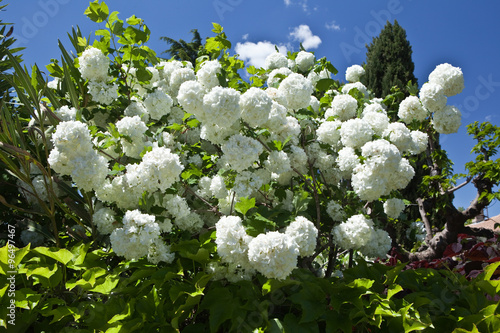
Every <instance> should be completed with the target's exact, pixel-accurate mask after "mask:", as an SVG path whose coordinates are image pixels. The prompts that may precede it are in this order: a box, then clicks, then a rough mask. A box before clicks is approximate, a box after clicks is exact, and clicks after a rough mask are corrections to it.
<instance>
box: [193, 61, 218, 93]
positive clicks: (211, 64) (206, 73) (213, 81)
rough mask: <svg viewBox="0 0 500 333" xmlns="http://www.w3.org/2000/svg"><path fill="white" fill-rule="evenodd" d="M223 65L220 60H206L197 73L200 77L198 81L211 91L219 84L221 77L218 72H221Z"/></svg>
mask: <svg viewBox="0 0 500 333" xmlns="http://www.w3.org/2000/svg"><path fill="white" fill-rule="evenodd" d="M221 70H222V66H221V65H220V63H219V61H218V60H211V61H205V62H203V63H202V64H201V68H200V69H199V70H198V72H197V73H196V76H197V77H198V82H199V83H201V84H202V85H203V87H204V88H205V89H206V90H207V91H209V90H210V89H212V88H213V87H216V86H218V85H219V79H218V77H217V74H220V73H221Z"/></svg>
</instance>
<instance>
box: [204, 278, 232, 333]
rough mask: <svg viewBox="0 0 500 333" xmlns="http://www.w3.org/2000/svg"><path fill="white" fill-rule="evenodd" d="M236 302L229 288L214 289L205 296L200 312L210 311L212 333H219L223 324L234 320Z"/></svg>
mask: <svg viewBox="0 0 500 333" xmlns="http://www.w3.org/2000/svg"><path fill="white" fill-rule="evenodd" d="M235 301H236V300H235V299H234V298H233V295H232V294H231V291H230V289H229V288H213V289H211V290H210V291H209V292H208V293H207V294H206V295H205V297H204V298H203V301H202V302H201V304H200V310H209V323H210V332H217V331H218V329H219V327H220V325H221V324H222V323H223V322H225V321H226V320H230V319H231V318H233V311H234V310H235V307H237V304H238V303H236V302H235ZM235 303H236V304H235Z"/></svg>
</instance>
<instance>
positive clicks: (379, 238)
mask: <svg viewBox="0 0 500 333" xmlns="http://www.w3.org/2000/svg"><path fill="white" fill-rule="evenodd" d="M391 248H392V238H391V236H389V234H388V233H387V231H385V230H382V229H374V231H373V232H372V233H371V237H370V239H369V240H368V242H366V244H365V245H364V246H362V247H361V248H360V249H359V251H360V252H361V253H362V254H364V255H365V256H367V257H369V258H385V257H386V255H387V252H389V251H390V250H391Z"/></svg>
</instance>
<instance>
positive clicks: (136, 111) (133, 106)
mask: <svg viewBox="0 0 500 333" xmlns="http://www.w3.org/2000/svg"><path fill="white" fill-rule="evenodd" d="M123 114H124V115H125V116H127V117H134V116H138V117H139V118H141V120H142V121H145V122H147V121H148V120H149V113H148V110H147V109H146V106H145V105H144V103H142V101H140V100H137V99H132V101H131V102H130V104H129V105H128V106H127V107H126V108H125V110H124V111H123Z"/></svg>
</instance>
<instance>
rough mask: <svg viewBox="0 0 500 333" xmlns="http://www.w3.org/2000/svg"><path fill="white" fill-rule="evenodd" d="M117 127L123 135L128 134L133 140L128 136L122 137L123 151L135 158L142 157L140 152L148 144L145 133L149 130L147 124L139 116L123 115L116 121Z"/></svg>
mask: <svg viewBox="0 0 500 333" xmlns="http://www.w3.org/2000/svg"><path fill="white" fill-rule="evenodd" d="M116 129H117V130H118V132H119V133H120V134H121V135H124V136H127V137H128V138H129V139H130V140H131V141H132V142H129V140H128V139H126V138H120V142H121V144H122V147H123V152H124V153H125V154H126V155H128V156H130V157H133V158H140V154H141V153H142V151H143V150H144V147H145V145H146V142H145V137H144V134H145V133H146V131H147V130H148V127H147V126H146V124H145V123H144V122H143V121H142V120H141V118H140V117H139V116H133V117H123V118H122V119H121V120H119V121H117V122H116Z"/></svg>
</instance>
